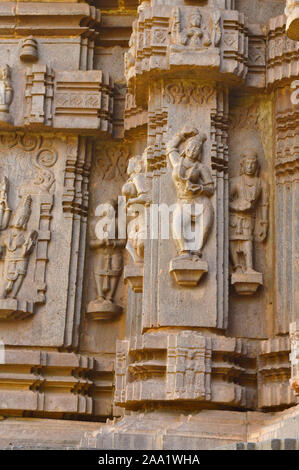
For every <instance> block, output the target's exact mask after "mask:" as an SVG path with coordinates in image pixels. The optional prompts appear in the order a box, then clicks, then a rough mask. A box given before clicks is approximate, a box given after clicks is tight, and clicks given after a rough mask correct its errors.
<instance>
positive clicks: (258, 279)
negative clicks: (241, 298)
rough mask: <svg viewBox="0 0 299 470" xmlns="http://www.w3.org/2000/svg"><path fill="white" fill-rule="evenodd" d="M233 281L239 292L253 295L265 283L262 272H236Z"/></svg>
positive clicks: (232, 277)
mask: <svg viewBox="0 0 299 470" xmlns="http://www.w3.org/2000/svg"><path fill="white" fill-rule="evenodd" d="M231 283H232V285H233V286H234V288H235V291H236V292H237V294H239V295H252V294H255V292H256V291H257V289H258V288H259V286H262V285H263V275H262V274H261V273H234V274H232V276H231Z"/></svg>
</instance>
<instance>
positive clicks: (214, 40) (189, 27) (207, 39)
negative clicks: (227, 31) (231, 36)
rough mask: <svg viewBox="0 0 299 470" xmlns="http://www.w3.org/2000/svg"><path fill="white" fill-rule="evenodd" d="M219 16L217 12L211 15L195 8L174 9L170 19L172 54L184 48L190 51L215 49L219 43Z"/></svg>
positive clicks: (220, 34)
mask: <svg viewBox="0 0 299 470" xmlns="http://www.w3.org/2000/svg"><path fill="white" fill-rule="evenodd" d="M220 20H221V15H220V12H219V11H218V10H214V11H213V12H212V14H211V15H210V14H209V13H207V12H205V11H204V10H202V9H200V8H198V7H196V8H192V9H190V8H188V9H187V8H185V9H180V8H175V9H174V10H173V13H172V19H171V42H172V44H173V46H172V52H181V51H183V50H184V48H188V49H190V50H192V51H196V50H202V49H206V48H209V47H217V46H219V43H220V41H221V36H222V32H221V26H220Z"/></svg>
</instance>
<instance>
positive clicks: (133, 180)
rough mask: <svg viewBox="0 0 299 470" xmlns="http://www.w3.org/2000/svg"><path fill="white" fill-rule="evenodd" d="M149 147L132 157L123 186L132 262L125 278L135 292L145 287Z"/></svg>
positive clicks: (128, 247) (126, 270)
mask: <svg viewBox="0 0 299 470" xmlns="http://www.w3.org/2000/svg"><path fill="white" fill-rule="evenodd" d="M146 171H147V149H146V150H145V152H144V153H143V154H142V155H137V156H135V157H132V158H130V160H129V163H128V168H127V174H128V176H129V178H128V179H127V181H126V183H125V184H124V185H123V187H122V194H123V196H125V198H126V205H127V215H128V216H129V218H130V219H129V222H128V227H127V236H128V242H127V245H126V249H127V251H128V252H129V254H130V256H131V259H132V261H133V263H132V264H130V265H128V266H126V267H125V280H127V281H128V282H129V284H130V286H131V288H132V289H133V290H134V292H142V289H143V264H144V242H145V239H146V205H147V204H148V203H149V196H148V191H149V186H148V182H147V176H146Z"/></svg>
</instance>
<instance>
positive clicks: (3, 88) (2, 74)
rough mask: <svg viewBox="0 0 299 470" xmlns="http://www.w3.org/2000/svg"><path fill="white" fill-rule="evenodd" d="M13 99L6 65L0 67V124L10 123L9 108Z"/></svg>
mask: <svg viewBox="0 0 299 470" xmlns="http://www.w3.org/2000/svg"><path fill="white" fill-rule="evenodd" d="M12 98H13V88H12V85H11V80H10V68H9V66H8V65H3V66H2V67H0V122H1V121H3V122H10V115H9V106H10V104H11V102H12Z"/></svg>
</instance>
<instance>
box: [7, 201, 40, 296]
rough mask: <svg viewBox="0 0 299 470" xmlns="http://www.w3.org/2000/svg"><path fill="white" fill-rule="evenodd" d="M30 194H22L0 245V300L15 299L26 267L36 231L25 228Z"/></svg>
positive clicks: (35, 237)
mask: <svg viewBox="0 0 299 470" xmlns="http://www.w3.org/2000/svg"><path fill="white" fill-rule="evenodd" d="M31 204H32V199H31V196H23V197H22V198H21V200H20V202H19V205H18V207H17V208H16V210H15V212H14V214H13V218H12V220H11V222H10V224H9V230H8V233H7V234H6V235H5V236H4V238H3V240H2V242H1V244H0V247H1V251H0V253H1V255H2V257H3V258H4V275H3V279H2V281H1V282H0V300H2V299H6V298H11V299H16V298H17V294H18V292H19V290H20V288H21V285H22V283H23V280H24V278H25V276H26V273H27V269H28V261H29V256H30V254H31V253H32V251H33V249H34V247H35V244H36V241H37V237H38V233H37V231H36V230H27V224H28V221H29V218H30V215H31Z"/></svg>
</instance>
